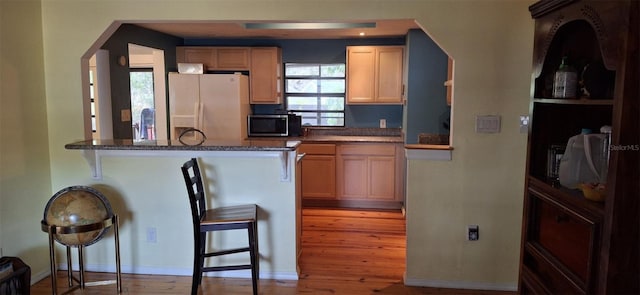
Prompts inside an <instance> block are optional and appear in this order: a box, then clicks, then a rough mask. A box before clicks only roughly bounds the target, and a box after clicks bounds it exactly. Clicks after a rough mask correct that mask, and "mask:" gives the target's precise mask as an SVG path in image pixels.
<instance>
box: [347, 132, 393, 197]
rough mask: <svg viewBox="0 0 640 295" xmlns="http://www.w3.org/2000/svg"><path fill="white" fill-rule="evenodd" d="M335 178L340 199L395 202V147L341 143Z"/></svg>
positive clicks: (390, 145) (391, 145)
mask: <svg viewBox="0 0 640 295" xmlns="http://www.w3.org/2000/svg"><path fill="white" fill-rule="evenodd" d="M336 176H337V188H338V198H339V199H360V200H386V201H394V200H396V199H397V197H398V196H397V195H396V185H397V183H396V179H397V177H396V146H395V145H394V144H340V145H339V146H338V153H337V170H336Z"/></svg>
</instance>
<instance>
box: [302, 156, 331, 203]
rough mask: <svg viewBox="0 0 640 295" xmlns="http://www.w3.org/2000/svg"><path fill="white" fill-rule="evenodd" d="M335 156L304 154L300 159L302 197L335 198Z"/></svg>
mask: <svg viewBox="0 0 640 295" xmlns="http://www.w3.org/2000/svg"><path fill="white" fill-rule="evenodd" d="M335 172H336V157H335V156H333V155H308V154H307V155H306V156H305V157H304V158H303V159H302V197H303V198H321V199H335V197H336V177H335Z"/></svg>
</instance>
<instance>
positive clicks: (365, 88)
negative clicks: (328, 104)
mask: <svg viewBox="0 0 640 295" xmlns="http://www.w3.org/2000/svg"><path fill="white" fill-rule="evenodd" d="M403 63H404V46H347V103H348V104H402V94H403V84H402V81H403V79H402V75H403Z"/></svg>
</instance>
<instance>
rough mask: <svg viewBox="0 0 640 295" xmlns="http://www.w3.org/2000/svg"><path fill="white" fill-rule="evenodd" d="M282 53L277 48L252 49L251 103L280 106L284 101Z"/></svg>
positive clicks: (250, 73)
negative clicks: (282, 90)
mask: <svg viewBox="0 0 640 295" xmlns="http://www.w3.org/2000/svg"><path fill="white" fill-rule="evenodd" d="M281 55H282V54H281V51H280V48H277V47H265V48H251V68H250V70H249V76H250V79H251V103H252V104H279V103H281V101H282V92H281V87H280V83H282V82H281V81H282V80H281V69H280V67H281V65H280V64H281V60H282V57H281Z"/></svg>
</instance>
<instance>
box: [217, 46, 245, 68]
mask: <svg viewBox="0 0 640 295" xmlns="http://www.w3.org/2000/svg"><path fill="white" fill-rule="evenodd" d="M215 51H216V55H215V57H216V63H215V64H216V68H217V69H219V70H249V66H250V62H249V51H250V49H249V48H247V47H223V48H216V50H215Z"/></svg>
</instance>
